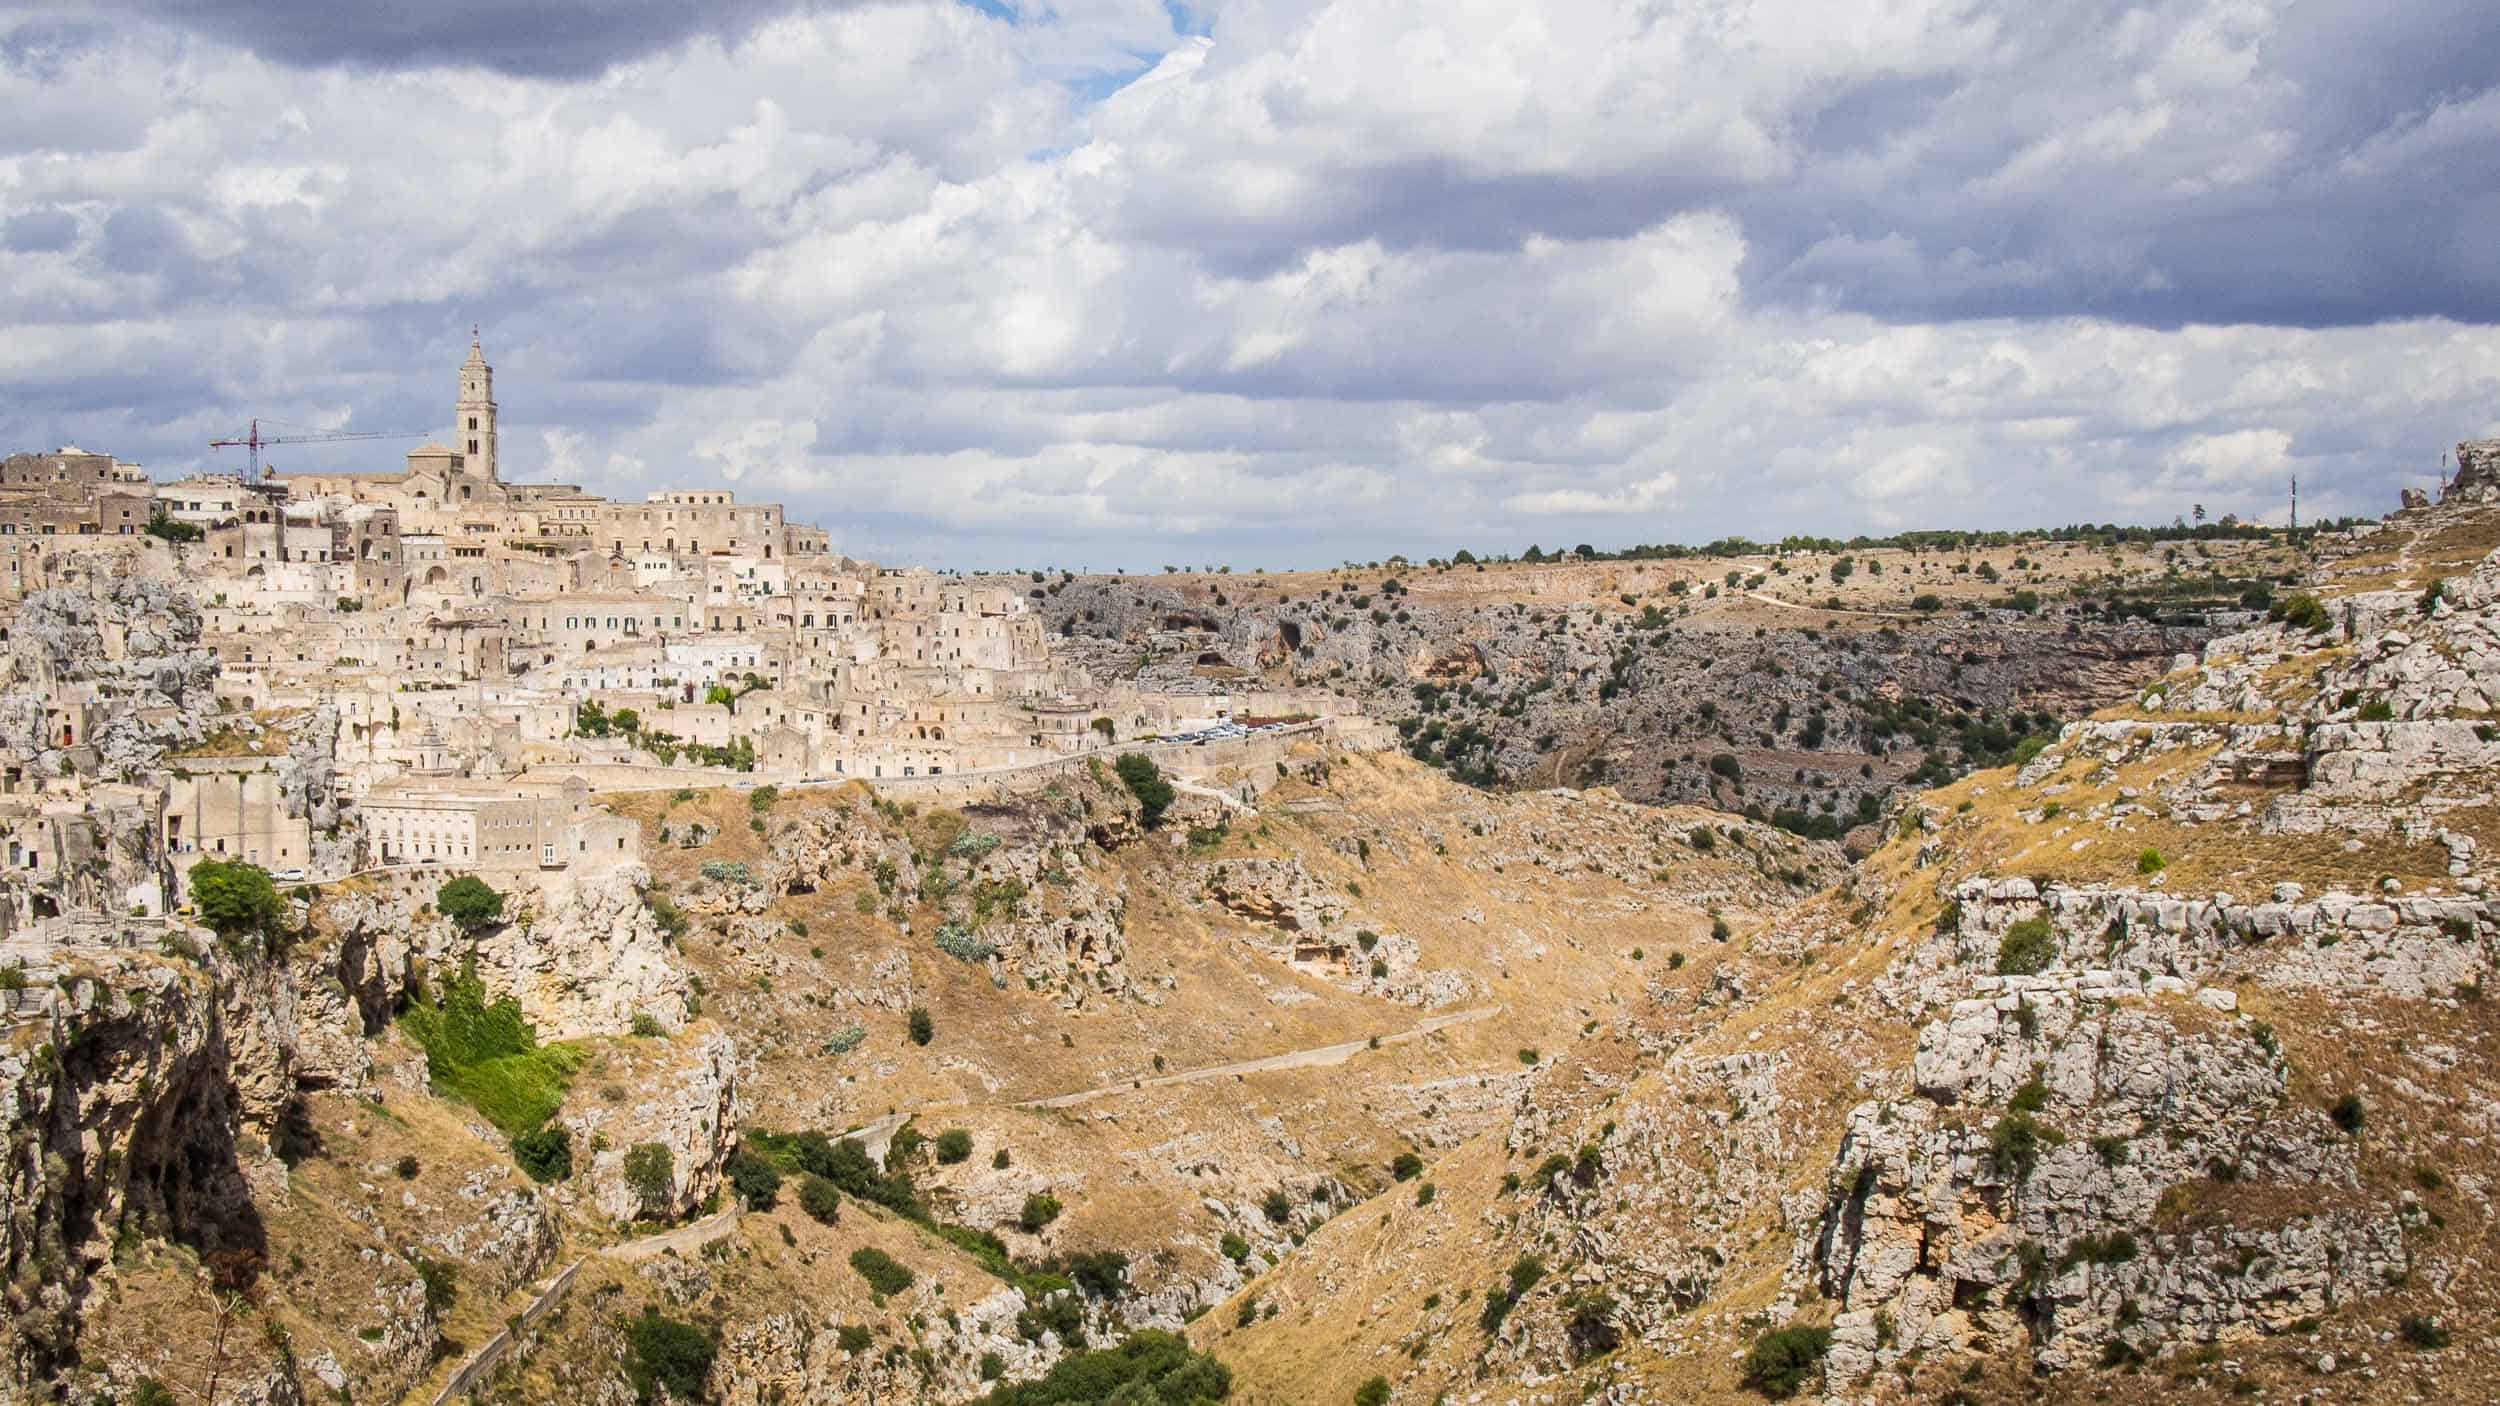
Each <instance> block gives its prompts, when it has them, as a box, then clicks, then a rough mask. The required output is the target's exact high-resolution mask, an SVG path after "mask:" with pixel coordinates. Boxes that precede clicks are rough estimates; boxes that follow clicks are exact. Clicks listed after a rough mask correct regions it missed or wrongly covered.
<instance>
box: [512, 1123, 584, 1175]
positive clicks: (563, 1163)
mask: <svg viewBox="0 0 2500 1406" xmlns="http://www.w3.org/2000/svg"><path fill="white" fill-rule="evenodd" d="M512 1160H513V1161H514V1162H515V1163H516V1164H518V1165H519V1167H520V1168H521V1170H522V1171H524V1172H527V1173H529V1177H530V1180H532V1181H540V1182H547V1181H562V1180H564V1179H565V1178H566V1177H569V1176H571V1175H573V1135H572V1134H571V1133H569V1132H566V1131H565V1130H564V1125H563V1124H562V1123H550V1124H548V1125H547V1126H546V1127H543V1128H540V1129H539V1130H538V1131H536V1132H534V1133H523V1134H521V1135H520V1136H518V1137H516V1138H514V1139H513V1140H512Z"/></svg>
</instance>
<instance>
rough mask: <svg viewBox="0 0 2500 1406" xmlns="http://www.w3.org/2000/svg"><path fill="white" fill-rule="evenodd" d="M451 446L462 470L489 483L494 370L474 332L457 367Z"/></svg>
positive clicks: (492, 476)
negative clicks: (466, 354) (457, 448)
mask: <svg viewBox="0 0 2500 1406" xmlns="http://www.w3.org/2000/svg"><path fill="white" fill-rule="evenodd" d="M451 427H452V441H451V442H452V443H454V444H456V445H458V446H460V452H461V455H462V457H463V461H464V466H465V467H466V468H467V469H468V471H469V472H470V473H472V474H475V475H477V476H478V477H480V478H483V479H485V480H487V481H488V482H490V483H492V482H494V481H496V473H495V368H494V367H492V366H489V365H487V364H486V353H485V352H484V351H483V350H482V349H481V348H480V347H479V345H478V334H477V329H476V328H474V327H472V328H470V329H469V359H468V360H467V361H464V362H462V363H460V400H459V402H458V403H457V404H455V405H454V406H453V407H452V421H451Z"/></svg>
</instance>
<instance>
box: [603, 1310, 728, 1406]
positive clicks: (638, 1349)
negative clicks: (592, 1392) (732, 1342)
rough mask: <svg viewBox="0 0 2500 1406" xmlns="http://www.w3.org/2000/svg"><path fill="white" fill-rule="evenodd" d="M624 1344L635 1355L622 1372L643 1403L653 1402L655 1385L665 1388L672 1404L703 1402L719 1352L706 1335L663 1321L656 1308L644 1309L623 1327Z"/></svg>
mask: <svg viewBox="0 0 2500 1406" xmlns="http://www.w3.org/2000/svg"><path fill="white" fill-rule="evenodd" d="M625 1345H626V1346H627V1347H630V1348H632V1349H633V1353H634V1356H633V1360H632V1361H630V1362H628V1363H627V1364H626V1366H625V1373H626V1375H627V1376H629V1377H631V1378H632V1379H633V1383H634V1392H635V1395H636V1396H638V1397H639V1398H640V1399H641V1400H642V1401H643V1402H645V1403H648V1402H650V1401H651V1400H652V1387H653V1386H654V1385H658V1386H662V1387H666V1388H667V1389H668V1394H669V1398H670V1399H671V1400H674V1401H700V1400H702V1399H703V1393H704V1389H705V1388H706V1387H707V1386H709V1385H710V1383H711V1380H712V1359H713V1358H714V1357H715V1356H717V1355H719V1352H720V1344H719V1343H718V1342H716V1341H714V1340H713V1337H712V1335H711V1334H710V1333H709V1332H707V1331H705V1330H704V1329H702V1328H699V1327H696V1326H695V1325H694V1324H691V1323H680V1322H678V1321H677V1320H676V1319H674V1318H662V1317H661V1316H660V1311H659V1310H658V1309H656V1308H646V1309H644V1310H643V1311H642V1316H641V1317H640V1318H637V1319H634V1320H633V1321H632V1322H630V1323H628V1324H626V1325H625Z"/></svg>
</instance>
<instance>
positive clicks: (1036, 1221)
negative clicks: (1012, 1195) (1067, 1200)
mask: <svg viewBox="0 0 2500 1406" xmlns="http://www.w3.org/2000/svg"><path fill="white" fill-rule="evenodd" d="M1064 1209H1066V1208H1065V1207H1063V1206H1061V1205H1060V1204H1059V1198H1058V1197H1056V1196H1053V1195H1051V1194H1050V1193H1049V1192H1047V1191H1036V1192H1034V1193H1033V1194H1031V1195H1029V1196H1027V1197H1025V1198H1024V1209H1022V1210H1020V1211H1018V1212H1016V1224H1017V1225H1018V1226H1019V1227H1021V1228H1022V1229H1023V1231H1024V1233H1025V1234H1027V1235H1038V1234H1040V1233H1041V1230H1042V1227H1043V1226H1046V1225H1048V1224H1050V1223H1051V1222H1052V1221H1055V1220H1057V1219H1059V1213H1060V1212H1061V1211H1062V1210H1064Z"/></svg>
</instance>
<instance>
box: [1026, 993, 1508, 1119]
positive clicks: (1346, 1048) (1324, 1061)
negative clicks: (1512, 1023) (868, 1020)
mask: <svg viewBox="0 0 2500 1406" xmlns="http://www.w3.org/2000/svg"><path fill="white" fill-rule="evenodd" d="M1501 1009H1502V1008H1501V1007H1500V1006H1478V1007H1476V1008H1475V1009H1474V1010H1465V1011H1452V1012H1451V1013H1449V1014H1448V1015H1436V1016H1433V1017H1432V1018H1430V1019H1428V1020H1425V1021H1422V1022H1420V1023H1418V1024H1416V1025H1415V1026H1413V1027H1412V1028H1410V1029H1406V1030H1401V1031H1399V1032H1398V1033H1397V1034H1395V1035H1383V1036H1381V1037H1380V1043H1381V1044H1383V1045H1396V1044H1402V1043H1404V1042H1406V1041H1408V1040H1420V1039H1422V1038H1423V1037H1424V1036H1426V1035H1429V1034H1431V1033H1432V1032H1434V1031H1436V1030H1447V1029H1448V1028H1450V1027H1451V1026H1453V1025H1465V1024H1467V1023H1468V1022H1470V1021H1477V1020H1482V1019H1484V1018H1485V1017H1487V1016H1490V1015H1495V1014H1498V1013H1499V1012H1500V1011H1501ZM1371 1047H1372V1042H1371V1041H1370V1040H1369V1039H1362V1040H1347V1041H1345V1042H1343V1043H1341V1044H1335V1045H1321V1046H1318V1047H1317V1048H1315V1049H1308V1050H1289V1051H1287V1052H1285V1053H1284V1054H1274V1055H1266V1056H1263V1057H1261V1058H1259V1059H1245V1060H1240V1061H1237V1062H1235V1063H1232V1064H1216V1065H1210V1066H1208V1067H1207V1068H1204V1069H1190V1070H1184V1071H1182V1072H1181V1073H1178V1074H1157V1075H1155V1076H1154V1077H1152V1078H1141V1079H1128V1080H1122V1081H1121V1082H1119V1083H1116V1084H1104V1085H1101V1086H1099V1087H1097V1088H1091V1089H1079V1090H1078V1091H1076V1092H1075V1093H1072V1094H1054V1095H1052V1096H1051V1097H1049V1098H1035V1099H1027V1100H1025V1101H1024V1102H1022V1103H1019V1104H1017V1105H1016V1107H1018V1108H1074V1107H1076V1106H1077V1105H1078V1104H1081V1103H1091V1102H1093V1101H1094V1100H1095V1099H1098V1098H1107V1097H1109V1096H1110V1095H1112V1094H1124V1093H1130V1092H1132V1091H1134V1090H1137V1089H1152V1088H1160V1087H1162V1086H1164V1085H1167V1084H1194V1083H1198V1082H1200V1081H1201V1080H1206V1079H1222V1078H1227V1077H1229V1076H1232V1075H1236V1074H1263V1073H1266V1072H1268V1071H1269V1070H1274V1069H1314V1068H1318V1067H1320V1066H1322V1065H1330V1064H1343V1063H1345V1062H1346V1061H1347V1060H1349V1059H1352V1058H1354V1057H1355V1056H1356V1055H1358V1054H1361V1053H1362V1052H1363V1051H1365V1050H1367V1049H1370V1048H1371Z"/></svg>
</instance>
